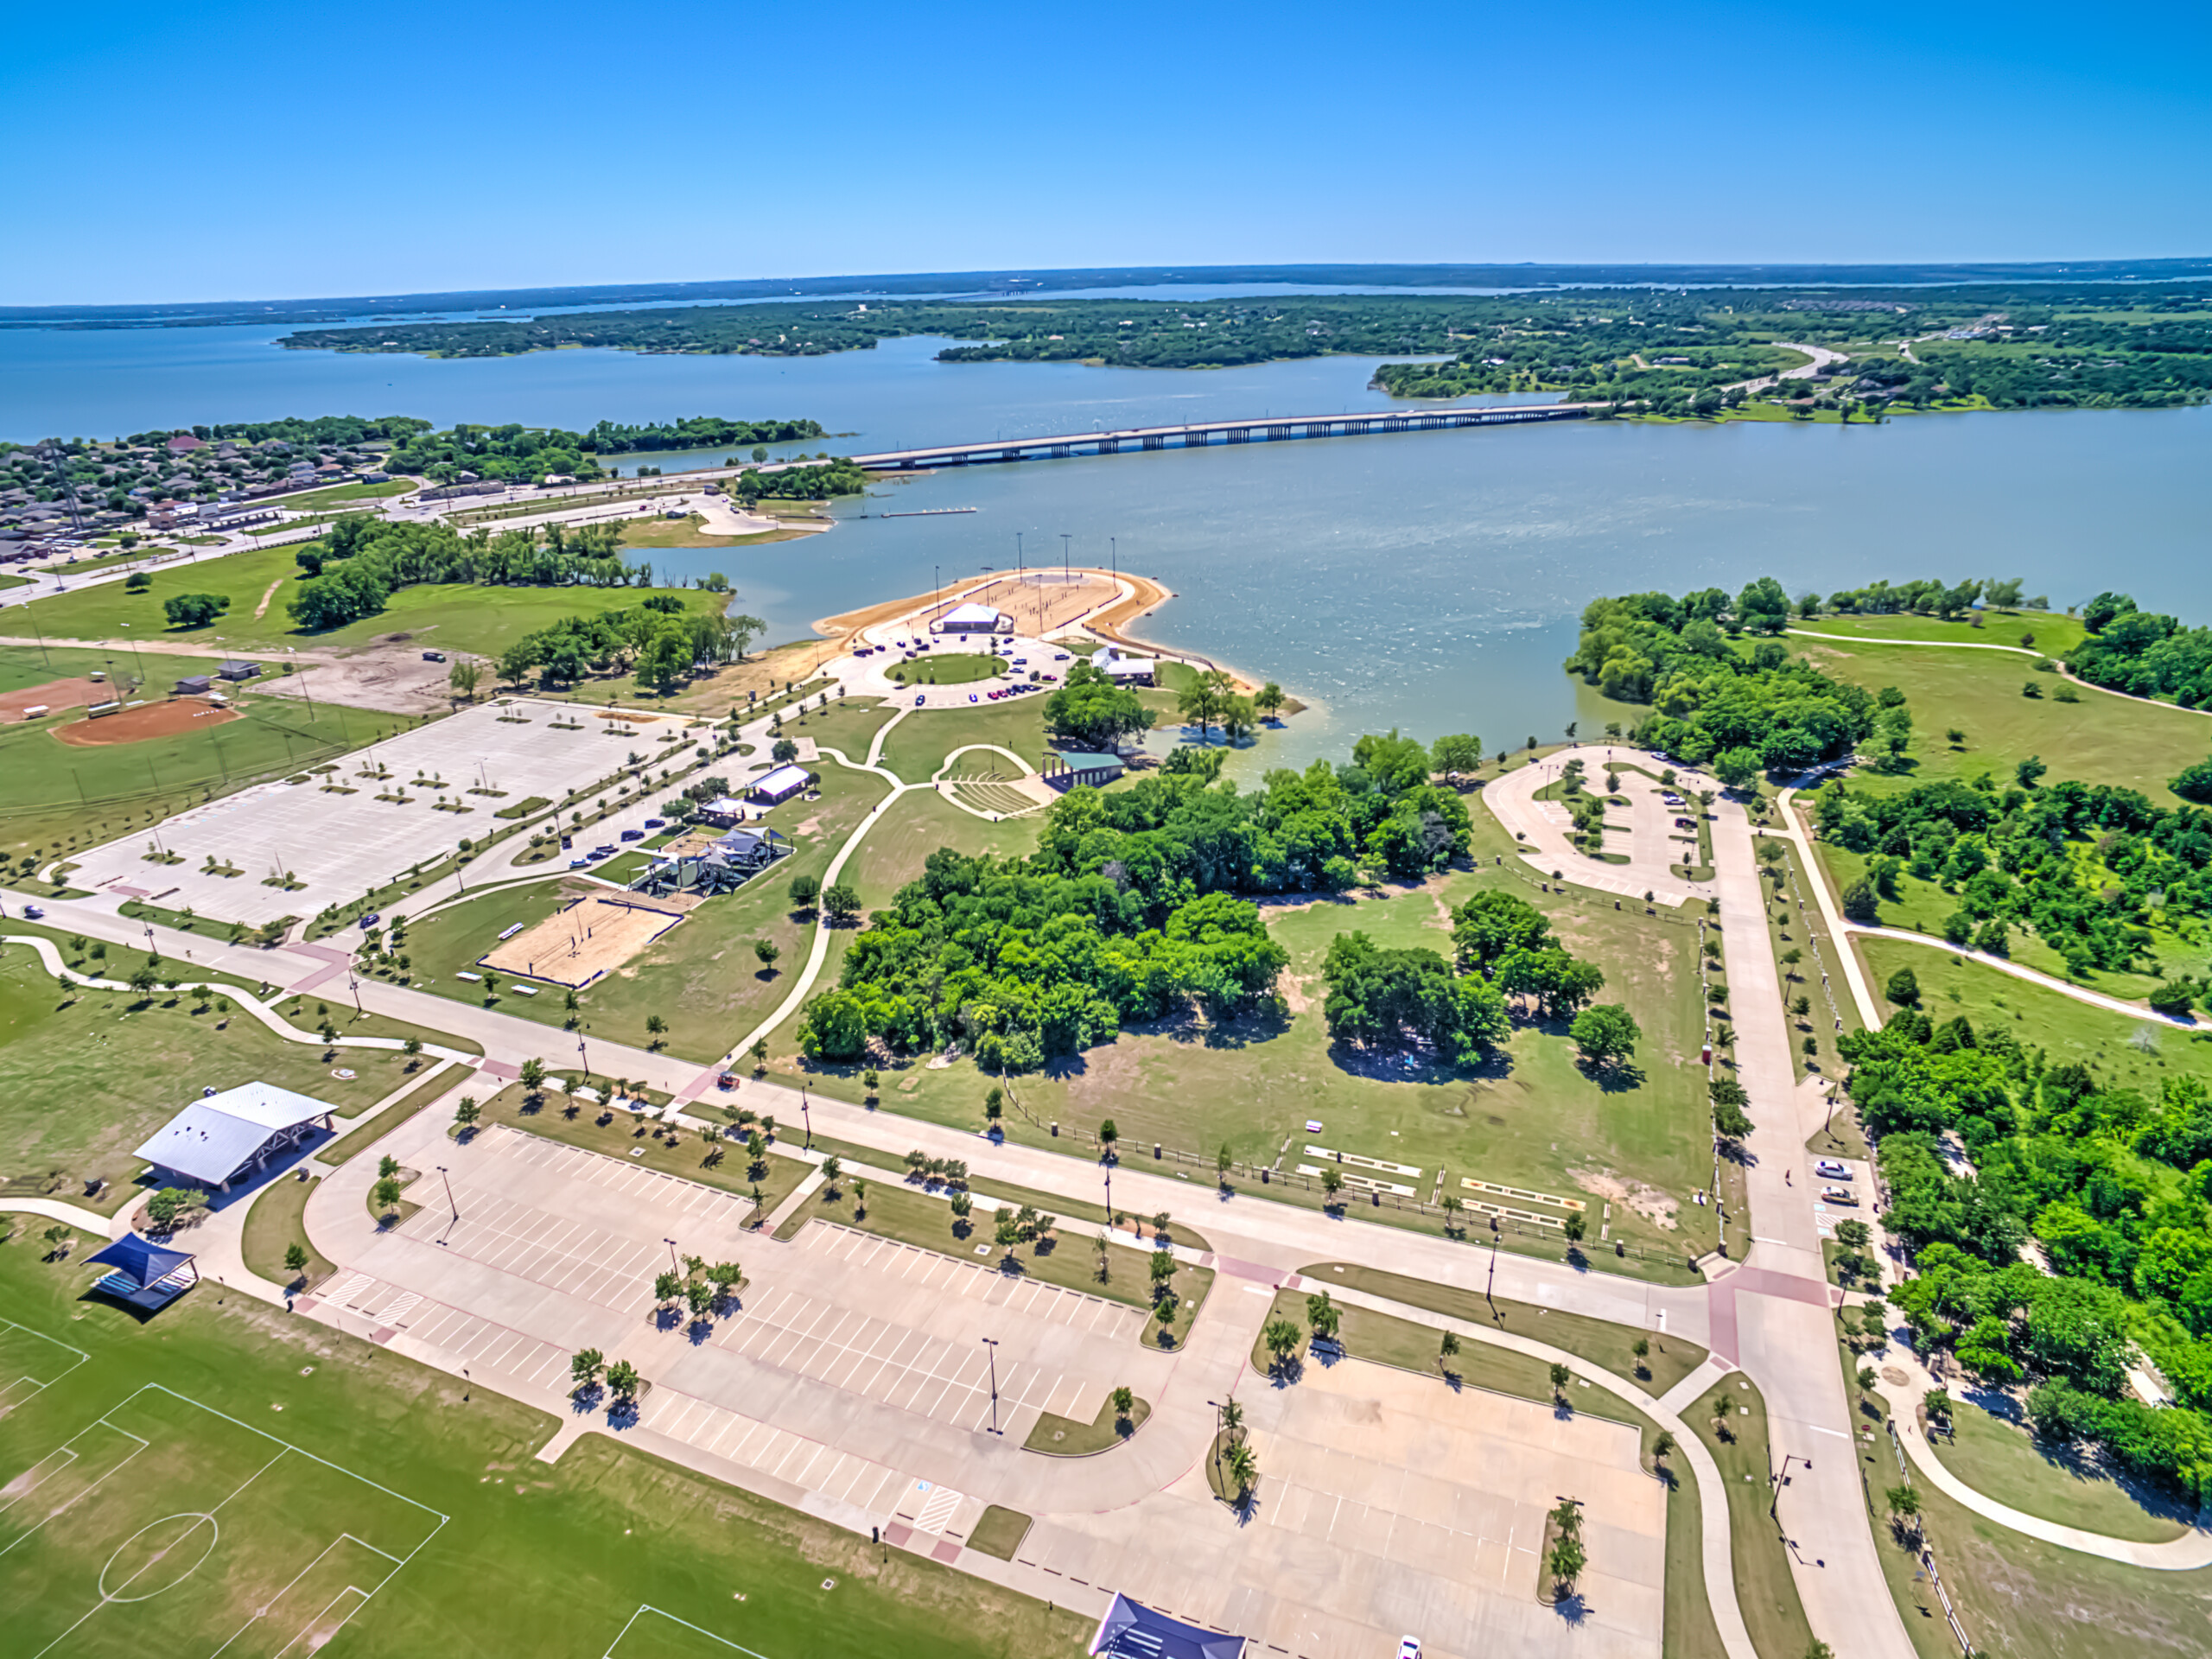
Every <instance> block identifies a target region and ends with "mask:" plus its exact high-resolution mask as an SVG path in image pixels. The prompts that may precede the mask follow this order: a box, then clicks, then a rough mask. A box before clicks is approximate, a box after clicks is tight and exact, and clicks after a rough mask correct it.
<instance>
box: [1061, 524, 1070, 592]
mask: <svg viewBox="0 0 2212 1659" xmlns="http://www.w3.org/2000/svg"><path fill="white" fill-rule="evenodd" d="M1068 574H1069V572H1068V533H1067V531H1065V530H1064V531H1061V532H1060V582H1061V584H1062V585H1063V586H1065V584H1066V582H1067V580H1068Z"/></svg>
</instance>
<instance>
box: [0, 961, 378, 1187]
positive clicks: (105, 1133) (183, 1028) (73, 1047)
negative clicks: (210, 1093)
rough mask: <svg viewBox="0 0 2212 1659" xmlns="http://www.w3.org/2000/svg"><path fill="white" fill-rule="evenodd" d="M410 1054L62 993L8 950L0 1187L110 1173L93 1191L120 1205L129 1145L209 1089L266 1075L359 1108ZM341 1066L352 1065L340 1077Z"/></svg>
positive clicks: (2, 995)
mask: <svg viewBox="0 0 2212 1659" xmlns="http://www.w3.org/2000/svg"><path fill="white" fill-rule="evenodd" d="M13 926H14V924H10V927H11V928H12V927H13ZM120 954H121V953H120V950H119V948H111V950H110V951H109V961H110V962H111V963H114V962H116V961H117V960H118V957H119V956H120ZM177 965H178V966H181V965H182V964H177ZM288 1006H289V1005H288ZM308 1006H309V1007H313V1004H312V1002H310V1003H309V1005H308ZM408 1064H409V1063H408V1060H407V1058H406V1057H405V1056H404V1055H402V1054H401V1053H399V1052H397V1050H392V1051H379V1050H369V1051H362V1050H358V1049H353V1050H339V1051H337V1052H335V1053H332V1052H330V1051H327V1050H326V1049H324V1048H323V1046H321V1044H320V1043H294V1042H287V1041H284V1040H283V1039H280V1038H279V1037H277V1035H276V1034H275V1033H272V1032H270V1030H269V1029H268V1028H267V1027H264V1026H263V1025H262V1024H261V1023H260V1022H259V1021H258V1020H253V1019H251V1018H248V1017H247V1016H245V1015H244V1014H232V1015H230V1016H229V1017H228V1018H227V1020H226V1018H225V1016H224V1015H223V1014H221V1013H219V1011H217V1010H216V1009H214V1008H213V1007H211V1008H210V1009H209V1010H208V1012H207V1013H205V1014H195V1013H194V1012H193V1011H192V1003H191V999H190V998H189V997H188V996H177V995H169V994H168V993H166V992H160V991H157V992H156V993H155V996H154V999H153V1000H152V1001H142V1000H141V999H140V998H139V997H138V996H137V994H136V993H134V992H130V991H82V990H80V991H79V992H78V993H77V994H76V996H75V998H74V999H73V1001H70V1002H68V1003H67V1004H66V1005H64V1004H63V1003H62V1001H61V998H60V994H59V993H58V992H57V991H56V990H55V989H54V982H53V981H52V980H51V979H50V978H48V976H47V974H46V971H45V970H44V969H42V968H41V967H40V966H39V965H38V959H37V958H36V957H34V956H33V955H32V954H31V953H30V952H29V950H23V949H22V948H20V947H17V948H14V949H10V950H7V951H6V952H5V953H4V954H0V1170H4V1171H5V1172H6V1175H5V1178H4V1179H0V1191H4V1192H10V1193H11V1194H14V1195H17V1196H22V1195H24V1194H31V1193H39V1194H51V1195H53V1196H54V1197H58V1198H72V1199H79V1198H82V1196H83V1195H84V1193H85V1191H86V1184H87V1183H88V1182H92V1181H94V1180H100V1181H106V1182H109V1183H111V1188H110V1190H109V1192H108V1193H107V1194H105V1195H104V1198H102V1199H100V1200H95V1202H96V1203H102V1202H106V1201H108V1200H112V1202H113V1203H117V1204H119V1203H122V1202H124V1199H125V1198H127V1197H128V1196H129V1193H130V1185H131V1181H132V1179H133V1178H134V1177H135V1176H136V1175H137V1173H138V1172H139V1171H140V1170H141V1169H142V1168H143V1164H142V1163H141V1161H140V1160H139V1159H138V1158H137V1156H136V1155H135V1154H134V1150H133V1149H134V1148H135V1147H137V1146H138V1145H139V1144H140V1143H141V1142H143V1141H145V1140H146V1138H147V1137H148V1136H149V1135H152V1134H153V1132H154V1131H155V1130H156V1129H157V1128H160V1127H161V1126H162V1124H163V1123H164V1122H168V1119H169V1118H170V1117H172V1116H175V1114H176V1113H177V1112H179V1111H181V1110H182V1109H183V1108H184V1107H185V1105H186V1104H187V1103H188V1102H190V1101H192V1100H194V1099H196V1098H197V1097H198V1096H199V1094H200V1090H202V1089H203V1088H207V1089H216V1090H223V1089H230V1088H235V1087H236V1086H237V1085H238V1084H243V1083H252V1082H257V1081H258V1082H264V1083H271V1084H277V1086H279V1087H280V1088H285V1089H291V1090H296V1091H297V1092H299V1093H301V1094H303V1095H308V1096H313V1097H314V1098H315V1099H317V1100H321V1101H325V1102H327V1103H329V1104H330V1106H331V1107H332V1108H333V1109H335V1110H336V1111H338V1112H340V1113H341V1114H352V1113H355V1112H359V1111H360V1110H361V1109H363V1108H364V1107H365V1106H369V1105H372V1104H373V1103H376V1102H377V1101H378V1100H381V1099H383V1098H384V1097H385V1096H386V1095H388V1094H390V1093H391V1091H392V1090H394V1089H396V1088H397V1087H399V1086H400V1085H401V1084H403V1083H404V1082H405V1080H406V1079H407V1077H409V1076H410V1075H411V1074H410V1072H409V1071H408V1069H407V1068H408ZM340 1069H342V1070H346V1071H353V1072H354V1073H355V1075H354V1076H353V1077H352V1078H350V1079H342V1078H339V1077H334V1076H333V1075H332V1072H333V1071H334V1070H340Z"/></svg>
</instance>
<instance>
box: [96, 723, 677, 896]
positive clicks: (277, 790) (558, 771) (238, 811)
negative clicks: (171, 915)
mask: <svg viewBox="0 0 2212 1659" xmlns="http://www.w3.org/2000/svg"><path fill="white" fill-rule="evenodd" d="M503 716H515V718H503ZM556 719H557V720H560V721H563V726H564V727H565V726H566V724H567V723H569V722H570V721H575V720H579V719H580V720H581V721H582V726H581V728H580V729H577V730H568V729H563V728H556V726H555V725H554V721H556ZM684 726H685V721H683V719H681V718H680V717H677V716H672V715H648V716H641V717H638V718H635V719H632V718H629V717H627V716H626V718H625V720H624V721H622V722H621V723H620V726H619V728H617V734H616V735H613V736H608V735H607V734H606V732H605V729H604V728H606V727H607V722H606V721H604V720H602V719H601V718H600V717H598V716H596V715H591V714H588V713H584V714H581V715H580V714H579V713H578V712H577V711H575V710H573V709H569V708H567V707H566V706H565V705H563V704H558V703H547V702H532V701H531V700H529V699H524V698H518V699H515V700H513V701H512V702H509V703H506V704H504V705H500V704H491V703H486V704H482V705H480V706H478V707H476V708H472V709H464V710H462V711H461V713H459V714H456V715H448V716H447V717H446V718H444V719H442V720H435V721H431V722H430V723H429V725H427V726H423V727H421V728H417V729H416V730H415V731H412V732H409V733H407V734H405V735H404V736H400V737H395V738H392V739H391V740H389V741H385V742H383V743H378V744H376V745H375V746H374V747H373V748H372V749H371V750H370V751H367V752H365V753H356V754H353V755H348V756H346V757H345V758H344V759H342V760H340V761H339V762H338V770H337V771H336V772H330V773H327V774H324V775H323V776H322V777H321V778H318V779H316V780H315V781H314V782H310V783H305V784H289V783H284V782H281V781H280V782H277V783H270V784H261V785H256V786H255V787H254V788H251V789H249V790H244V791H240V792H239V793H238V794H236V795H228V796H225V797H224V798H222V799H220V800H218V801H211V802H209V803H208V804H206V805H204V806H196V807H194V808H192V809H191V810H189V811H186V812H180V813H178V814H177V815H176V816H175V817H171V818H168V819H166V820H164V821H163V822H162V824H161V825H160V826H159V827H158V829H156V830H154V831H149V836H154V835H157V836H159V837H160V840H161V842H162V845H163V846H165V847H167V848H168V849H169V850H170V851H171V852H173V853H175V854H177V855H180V856H181V857H182V859H183V860H184V862H182V863H181V864H169V865H162V864H149V863H148V862H146V861H145V857H144V854H145V851H146V842H147V839H148V838H149V837H148V836H126V837H125V838H124V839H123V840H122V841H118V842H112V843H111V844H110V845H108V846H106V847H103V848H98V849H94V850H93V851H92V852H91V853H89V854H87V855H86V857H85V859H84V861H82V863H81V864H80V866H79V868H78V870H77V872H76V874H74V875H73V877H72V878H71V879H72V880H73V881H75V882H76V884H77V885H78V886H79V887H92V888H96V889H103V890H108V891H114V890H117V889H118V888H124V887H127V888H129V889H130V890H131V893H130V894H126V895H125V896H132V895H133V894H136V895H145V896H149V897H151V896H155V895H159V902H160V903H161V904H162V906H164V907H166V908H168V909H170V910H182V909H185V908H186V907H188V906H189V907H191V908H193V909H195V910H197V911H199V912H200V914H202V915H205V916H210V917H214V918H218V919H219V920H222V921H227V922H246V923H251V924H253V925H259V924H261V923H263V922H267V921H273V920H275V919H276V918H277V917H280V916H293V915H297V916H311V915H313V914H315V912H317V911H320V910H321V909H322V908H323V907H324V906H326V905H334V904H343V903H345V902H346V900H348V899H353V898H357V897H359V895H360V894H361V893H366V892H369V891H372V889H374V888H376V887H381V886H383V885H384V884H385V882H387V881H389V880H391V878H392V877H393V876H394V875H396V874H399V873H401V872H403V871H404V870H406V869H407V868H409V867H410V865H414V864H418V863H428V862H429V861H433V860H435V859H439V858H442V857H444V856H445V855H447V854H448V853H449V852H451V851H453V850H454V845H455V843H456V842H459V841H460V840H461V838H462V837H464V836H467V837H470V838H480V837H482V836H488V835H491V834H493V833H494V832H495V831H497V830H498V829H500V828H502V827H504V826H503V825H502V824H501V823H500V821H499V819H497V818H495V817H493V813H494V812H495V811H496V810H499V808H501V807H504V806H511V805H513V804H516V803H517V802H519V801H523V800H526V799H528V798H530V797H531V796H533V795H542V796H543V797H545V798H547V799H549V800H559V799H560V798H562V797H563V796H564V795H566V794H567V793H568V792H569V791H570V790H572V789H584V788H588V787H590V786H592V785H595V784H597V783H598V782H599V781H600V780H601V779H605V778H608V777H610V776H612V775H613V772H615V771H616V770H617V769H618V768H620V766H622V764H623V763H624V761H625V760H626V758H627V757H628V755H629V754H630V753H631V752H632V751H633V750H634V751H636V752H637V753H639V754H641V755H658V754H659V753H663V752H664V751H667V750H677V749H682V751H683V753H687V754H688V753H690V750H689V749H688V748H686V747H683V746H682V745H681V744H679V743H675V742H664V741H661V740H662V739H663V738H664V736H666V735H668V734H681V733H682V732H683V729H684ZM371 755H372V756H373V758H374V760H375V761H376V762H377V764H378V765H379V766H382V767H383V768H385V770H387V771H389V772H391V777H390V778H389V779H383V780H378V779H375V778H372V777H365V776H363V775H361V773H362V769H363V767H364V766H366V765H367V764H368V760H369V757H370V756H371ZM416 779H423V780H424V781H423V783H421V784H419V785H418V784H417V783H416ZM432 780H436V781H432ZM326 783H328V784H338V785H343V786H345V787H346V788H347V789H350V790H351V791H353V793H351V794H340V793H335V792H333V791H329V790H327V789H326V788H324V787H323V786H322V785H324V784H326ZM485 786H488V787H490V788H493V789H496V790H499V791H504V792H503V793H501V794H499V795H497V796H493V795H480V794H471V793H469V792H468V791H470V790H472V789H474V788H478V787H485ZM395 792H396V793H397V794H400V795H404V796H405V797H407V800H406V801H405V803H404V804H398V803H395V802H391V801H385V800H378V795H379V794H390V793H395ZM440 798H443V799H444V800H445V801H446V802H447V803H448V804H453V803H455V802H458V803H459V804H461V805H462V806H465V807H467V808H468V809H469V810H467V811H464V812H454V811H440V810H437V802H438V800H439V799H440ZM210 855H213V856H214V857H216V858H218V859H222V860H227V861H229V862H231V863H232V864H233V865H235V866H237V867H238V868H240V869H242V870H243V871H244V874H240V875H236V876H222V875H207V874H201V873H200V867H201V865H203V864H204V863H205V862H206V861H207V858H208V857H209V856H210ZM279 870H281V871H289V873H290V874H291V875H292V876H293V877H294V878H295V879H296V880H299V881H301V882H303V883H305V884H306V885H305V886H304V887H302V888H301V889H300V890H298V891H297V892H288V891H286V890H285V889H284V888H283V887H267V886H264V878H266V877H268V876H269V875H270V874H271V873H272V872H273V871H279Z"/></svg>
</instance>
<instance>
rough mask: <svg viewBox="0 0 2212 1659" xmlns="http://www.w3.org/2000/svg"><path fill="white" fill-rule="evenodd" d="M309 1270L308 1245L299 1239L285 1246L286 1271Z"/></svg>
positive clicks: (299, 1271) (303, 1271) (302, 1271)
mask: <svg viewBox="0 0 2212 1659" xmlns="http://www.w3.org/2000/svg"><path fill="white" fill-rule="evenodd" d="M307 1270H308V1247H307V1246H306V1245H304V1244H302V1243H300V1242H299V1241H298V1240H297V1239H295V1240H293V1242H292V1243H289V1244H287V1245H286V1246H285V1247H284V1271H285V1272H287V1273H305V1272H306V1271H307Z"/></svg>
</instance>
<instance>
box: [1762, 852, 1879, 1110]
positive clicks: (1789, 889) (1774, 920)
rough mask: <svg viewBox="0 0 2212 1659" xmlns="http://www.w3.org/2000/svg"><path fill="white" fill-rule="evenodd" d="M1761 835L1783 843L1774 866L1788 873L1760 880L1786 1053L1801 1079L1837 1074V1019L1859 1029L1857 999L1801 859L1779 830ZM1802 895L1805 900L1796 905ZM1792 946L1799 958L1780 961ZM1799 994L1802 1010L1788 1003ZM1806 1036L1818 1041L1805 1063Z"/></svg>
mask: <svg viewBox="0 0 2212 1659" xmlns="http://www.w3.org/2000/svg"><path fill="white" fill-rule="evenodd" d="M1766 840H1767V841H1768V843H1769V844H1770V845H1773V846H1777V847H1780V848H1781V849H1783V856H1782V859H1781V861H1780V865H1779V868H1782V869H1783V870H1786V871H1788V872H1789V879H1788V880H1785V881H1784V882H1783V883H1782V885H1781V886H1779V887H1777V886H1776V885H1775V884H1774V883H1773V882H1771V881H1770V882H1767V883H1764V886H1763V887H1762V891H1763V892H1764V893H1766V894H1767V895H1768V902H1767V907H1766V927H1767V938H1768V940H1769V942H1770V944H1772V945H1773V947H1774V961H1775V973H1776V976H1777V978H1778V979H1779V980H1780V981H1781V983H1782V990H1783V1005H1784V1007H1785V1008H1786V1009H1788V1011H1789V1058H1790V1060H1791V1062H1792V1064H1794V1065H1796V1068H1797V1077H1798V1079H1799V1081H1801V1082H1802V1080H1803V1079H1804V1078H1805V1077H1806V1076H1807V1075H1808V1071H1818V1072H1819V1073H1820V1074H1821V1076H1822V1077H1831V1078H1840V1077H1842V1076H1843V1075H1844V1074H1845V1072H1846V1071H1848V1070H1849V1068H1848V1067H1847V1066H1846V1065H1844V1063H1843V1057H1842V1056H1841V1055H1840V1054H1839V1053H1837V1052H1836V1046H1835V1039H1836V1038H1837V1037H1838V1036H1839V1035H1840V1033H1839V1032H1838V1031H1837V1029H1836V1021H1837V1020H1842V1021H1843V1029H1844V1030H1845V1031H1856V1030H1858V1029H1859V1026H1860V1024H1861V1021H1860V1020H1859V1005H1858V1004H1857V1003H1856V1002H1855V1001H1853V999H1852V995H1851V988H1850V987H1849V986H1848V985H1847V984H1846V983H1845V982H1844V979H1843V976H1842V972H1841V964H1840V959H1839V958H1838V957H1837V956H1836V954H1835V952H1836V944H1835V941H1834V939H1833V938H1829V937H1828V936H1827V934H1826V933H1825V932H1822V931H1821V912H1820V908H1819V902H1818V900H1816V899H1813V898H1812V893H1811V891H1810V889H1809V888H1808V886H1807V884H1806V879H1805V871H1804V869H1803V868H1802V864H1803V861H1802V859H1801V858H1800V857H1799V856H1798V854H1797V849H1796V847H1795V846H1793V845H1791V844H1790V843H1789V842H1784V841H1783V840H1782V839H1781V838H1780V837H1779V836H1772V837H1767V838H1766ZM1800 899H1806V900H1808V901H1810V902H1809V904H1808V905H1802V906H1801V905H1800V904H1799V902H1798V901H1799V900H1800ZM1792 950H1795V951H1796V952H1797V953H1798V956H1799V960H1798V961H1796V962H1795V963H1788V962H1784V961H1783V957H1786V956H1788V955H1789V952H1791V951H1792ZM1824 973H1825V974H1826V975H1827V980H1828V982H1827V987H1826V988H1822V986H1821V975H1822V974H1824ZM1801 996H1802V997H1803V998H1804V999H1805V1000H1806V1001H1807V1002H1808V1003H1809V1004H1810V1005H1811V1006H1810V1007H1809V1009H1808V1012H1806V1013H1805V1014H1798V1013H1796V1011H1795V1009H1794V1008H1789V1005H1790V1004H1792V1003H1794V1002H1796V1000H1797V999H1798V998H1799V997H1801ZM1808 1037H1810V1038H1812V1039H1813V1040H1814V1041H1815V1044H1817V1045H1818V1046H1817V1047H1816V1049H1815V1052H1814V1053H1813V1054H1812V1056H1811V1057H1810V1058H1811V1061H1812V1064H1811V1065H1809V1066H1808V1064H1807V1060H1808V1056H1807V1055H1806V1053H1805V1039H1806V1038H1808Z"/></svg>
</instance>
